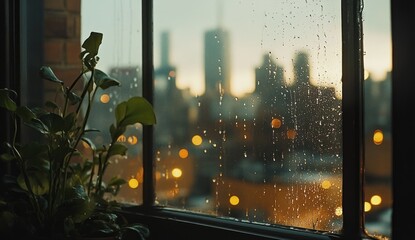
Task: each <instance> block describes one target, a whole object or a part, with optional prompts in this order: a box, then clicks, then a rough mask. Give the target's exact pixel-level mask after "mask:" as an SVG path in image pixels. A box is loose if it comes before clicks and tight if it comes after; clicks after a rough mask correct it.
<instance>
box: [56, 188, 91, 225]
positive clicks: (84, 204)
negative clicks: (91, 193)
mask: <svg viewBox="0 0 415 240" xmlns="http://www.w3.org/2000/svg"><path fill="white" fill-rule="evenodd" d="M94 208H95V204H94V202H93V201H91V199H90V198H89V197H88V195H87V193H86V191H85V188H84V187H83V186H82V185H76V186H74V187H70V188H67V189H66V192H65V201H64V202H63V203H62V204H61V205H60V206H59V210H58V214H59V215H61V216H63V217H64V218H65V217H69V218H72V220H73V221H74V222H75V223H80V222H83V221H85V220H86V219H88V218H89V217H90V216H91V214H92V213H93V210H94Z"/></svg>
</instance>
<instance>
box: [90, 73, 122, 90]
mask: <svg viewBox="0 0 415 240" xmlns="http://www.w3.org/2000/svg"><path fill="white" fill-rule="evenodd" d="M94 77H95V84H96V85H97V87H99V88H101V89H104V90H105V89H107V88H109V87H112V86H120V85H121V84H120V82H119V81H118V80H117V79H115V78H112V77H110V76H108V75H107V74H106V73H105V72H103V71H101V70H99V69H95V75H94Z"/></svg>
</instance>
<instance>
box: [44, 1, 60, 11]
mask: <svg viewBox="0 0 415 240" xmlns="http://www.w3.org/2000/svg"><path fill="white" fill-rule="evenodd" d="M43 3H44V9H46V10H64V9H65V0H44V1H43Z"/></svg>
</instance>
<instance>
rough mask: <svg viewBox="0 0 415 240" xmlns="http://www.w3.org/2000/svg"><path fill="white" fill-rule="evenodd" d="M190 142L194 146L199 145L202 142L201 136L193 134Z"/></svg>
mask: <svg viewBox="0 0 415 240" xmlns="http://www.w3.org/2000/svg"><path fill="white" fill-rule="evenodd" d="M192 143H193V144H194V145H196V146H199V145H200V144H202V137H201V136H199V135H194V136H193V137H192Z"/></svg>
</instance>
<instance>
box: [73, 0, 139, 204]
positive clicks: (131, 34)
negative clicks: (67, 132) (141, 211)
mask: <svg viewBox="0 0 415 240" xmlns="http://www.w3.org/2000/svg"><path fill="white" fill-rule="evenodd" d="M81 4H82V5H81V11H82V12H81V18H82V26H81V31H82V32H81V40H82V41H83V40H85V39H86V38H87V37H88V36H89V34H90V32H101V33H103V39H102V44H101V45H100V48H99V53H98V56H99V57H100V60H99V62H98V64H97V66H96V68H97V69H99V70H102V71H104V72H105V73H107V74H108V75H109V76H111V77H113V78H115V79H117V80H118V81H119V82H120V86H119V87H111V88H108V89H106V90H98V91H97V94H96V97H95V99H94V102H93V108H92V111H91V114H90V117H89V121H88V128H89V129H95V130H99V131H92V132H90V133H87V136H88V137H89V138H90V139H91V140H92V141H93V142H94V143H95V145H96V146H97V147H101V146H104V145H105V146H108V144H109V143H110V140H111V138H110V131H109V127H110V125H111V124H113V123H114V122H115V113H114V111H115V107H116V105H117V104H119V103H120V102H122V101H125V100H127V99H129V98H130V97H133V96H141V95H142V84H143V83H142V70H141V69H142V68H141V65H142V64H141V60H142V59H141V58H142V54H141V52H142V48H141V42H142V41H141V39H142V30H141V29H142V28H141V14H140V13H141V1H139V0H123V1H117V0H88V1H82V3H81ZM97 6H99V9H100V10H99V11H97ZM142 132H143V126H142V125H141V124H136V125H131V126H128V128H127V129H126V131H125V133H124V134H123V135H122V136H120V138H119V139H118V143H120V144H123V145H125V146H126V147H127V148H128V150H127V154H126V155H125V156H114V157H113V158H112V159H110V161H109V163H108V167H107V170H106V172H105V176H104V180H105V183H106V184H108V183H110V181H111V178H112V177H114V176H119V177H121V178H123V179H124V180H125V181H126V183H125V184H123V185H122V186H121V188H120V189H119V192H117V194H116V196H113V195H112V194H108V196H107V197H108V199H110V200H114V199H115V200H118V201H120V202H127V203H134V204H141V203H142V202H143V196H142V183H143V165H142V162H143V157H142V152H143V148H142V146H143V145H142V141H143V137H142ZM106 186H107V185H106Z"/></svg>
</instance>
